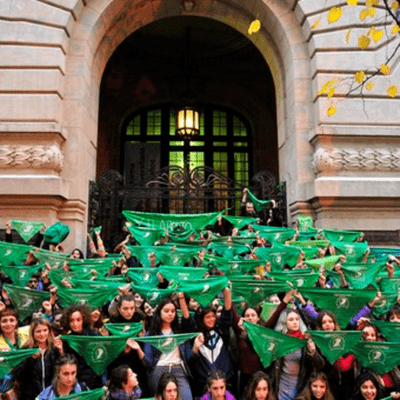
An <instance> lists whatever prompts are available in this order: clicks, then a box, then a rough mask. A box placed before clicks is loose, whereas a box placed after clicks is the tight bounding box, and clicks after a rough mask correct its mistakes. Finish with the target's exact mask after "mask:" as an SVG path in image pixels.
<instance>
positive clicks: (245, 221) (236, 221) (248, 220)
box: [222, 215, 258, 229]
mask: <svg viewBox="0 0 400 400" xmlns="http://www.w3.org/2000/svg"><path fill="white" fill-rule="evenodd" d="M222 218H223V219H226V220H227V221H228V222H230V223H231V224H232V225H233V226H234V227H235V228H238V229H243V228H244V227H245V226H247V225H251V224H256V223H257V221H258V218H253V217H236V216H233V215H223V216H222Z"/></svg>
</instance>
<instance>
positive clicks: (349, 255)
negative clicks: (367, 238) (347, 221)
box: [331, 242, 368, 262]
mask: <svg viewBox="0 0 400 400" xmlns="http://www.w3.org/2000/svg"><path fill="white" fill-rule="evenodd" d="M331 245H332V246H334V247H335V249H336V251H337V252H338V253H339V254H344V255H345V256H346V259H347V261H348V262H361V261H362V259H363V257H364V253H365V252H366V251H367V249H368V243H367V242H360V243H344V242H331Z"/></svg>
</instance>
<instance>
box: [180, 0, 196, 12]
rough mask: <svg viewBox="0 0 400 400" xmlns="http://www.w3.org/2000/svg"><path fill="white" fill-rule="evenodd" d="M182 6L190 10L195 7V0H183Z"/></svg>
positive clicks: (187, 10)
mask: <svg viewBox="0 0 400 400" xmlns="http://www.w3.org/2000/svg"><path fill="white" fill-rule="evenodd" d="M182 7H183V9H184V10H185V11H186V12H190V11H192V10H193V9H194V8H195V7H196V2H195V0H183V1H182Z"/></svg>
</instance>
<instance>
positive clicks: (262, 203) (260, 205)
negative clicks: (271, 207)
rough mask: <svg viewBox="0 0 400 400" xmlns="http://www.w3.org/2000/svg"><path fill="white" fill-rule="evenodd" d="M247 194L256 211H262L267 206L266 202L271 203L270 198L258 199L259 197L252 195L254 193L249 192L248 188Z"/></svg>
mask: <svg viewBox="0 0 400 400" xmlns="http://www.w3.org/2000/svg"><path fill="white" fill-rule="evenodd" d="M247 196H249V198H250V201H251V202H252V203H253V205H254V209H255V210H256V212H261V211H263V210H264V209H265V208H267V206H268V204H270V203H271V200H259V199H257V197H256V196H254V194H253V193H251V192H250V190H249V189H247Z"/></svg>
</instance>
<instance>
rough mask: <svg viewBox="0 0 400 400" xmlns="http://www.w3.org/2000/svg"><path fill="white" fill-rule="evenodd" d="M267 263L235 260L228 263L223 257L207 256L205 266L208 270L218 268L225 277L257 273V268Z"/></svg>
mask: <svg viewBox="0 0 400 400" xmlns="http://www.w3.org/2000/svg"><path fill="white" fill-rule="evenodd" d="M264 264H265V263H264V262H262V261H259V260H234V261H227V260H225V259H224V258H223V257H218V256H212V255H208V254H206V255H205V256H204V265H206V266H207V268H213V267H216V268H218V269H219V270H220V271H222V272H223V273H224V274H225V275H227V276H231V275H243V274H246V273H248V272H255V270H256V268H257V267H259V266H263V265H264Z"/></svg>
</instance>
